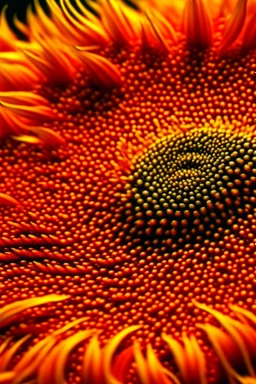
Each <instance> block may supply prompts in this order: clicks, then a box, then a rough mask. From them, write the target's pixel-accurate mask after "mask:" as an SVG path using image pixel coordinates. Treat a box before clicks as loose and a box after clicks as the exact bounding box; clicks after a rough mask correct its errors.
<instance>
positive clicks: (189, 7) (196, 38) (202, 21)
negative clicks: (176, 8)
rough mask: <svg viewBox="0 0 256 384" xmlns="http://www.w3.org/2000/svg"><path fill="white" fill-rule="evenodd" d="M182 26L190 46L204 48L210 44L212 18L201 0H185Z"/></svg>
mask: <svg viewBox="0 0 256 384" xmlns="http://www.w3.org/2000/svg"><path fill="white" fill-rule="evenodd" d="M183 27H184V32H185V35H186V38H187V42H188V44H189V45H190V46H199V47H203V48H206V47H209V46H210V45H211V44H212V20H211V17H210V15H209V14H208V11H207V8H206V6H205V5H204V3H203V0H187V2H186V5H185V8H184V14H183Z"/></svg>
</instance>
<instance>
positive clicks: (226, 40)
mask: <svg viewBox="0 0 256 384" xmlns="http://www.w3.org/2000/svg"><path fill="white" fill-rule="evenodd" d="M246 4H247V0H238V1H237V5H236V7H235V9H234V11H233V13H232V15H231V17H230V19H229V22H228V25H227V27H226V30H225V32H224V35H223V39H222V42H221V44H220V48H219V49H220V52H224V51H225V49H226V48H227V47H229V46H230V45H231V44H232V43H233V42H234V41H235V40H236V38H237V37H238V35H239V33H240V32H241V30H242V28H243V25H244V21H245V16H246Z"/></svg>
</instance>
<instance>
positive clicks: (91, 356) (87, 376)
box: [82, 336, 106, 384]
mask: <svg viewBox="0 0 256 384" xmlns="http://www.w3.org/2000/svg"><path fill="white" fill-rule="evenodd" d="M102 366H103V356H102V350H101V348H100V344H99V340H98V337H97V336H94V337H92V339H91V341H90V343H89V344H88V346H87V348H86V351H85V355H84V360H83V367H82V379H83V382H84V383H91V384H98V383H102V384H106V381H105V377H104V376H105V375H104V372H103V369H102Z"/></svg>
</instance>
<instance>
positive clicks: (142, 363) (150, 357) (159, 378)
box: [134, 342, 180, 384]
mask: <svg viewBox="0 0 256 384" xmlns="http://www.w3.org/2000/svg"><path fill="white" fill-rule="evenodd" d="M134 356H135V361H136V364H137V371H138V376H139V379H140V382H141V383H142V384H180V381H179V379H178V378H177V377H176V376H175V375H174V374H173V373H171V372H170V371H169V370H167V369H166V368H164V367H163V366H162V364H161V363H160V361H159V360H158V358H157V357H156V355H155V353H154V351H153V349H152V347H151V346H148V347H147V358H144V356H143V354H142V352H141V349H140V346H139V344H138V343H137V342H135V343H134ZM169 378H170V379H171V380H170V379H169Z"/></svg>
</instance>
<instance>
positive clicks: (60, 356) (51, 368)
mask: <svg viewBox="0 0 256 384" xmlns="http://www.w3.org/2000/svg"><path fill="white" fill-rule="evenodd" d="M94 332H95V331H94V330H87V331H80V332H78V333H75V334H74V335H72V336H70V337H69V338H67V339H65V340H63V341H61V342H60V343H59V344H58V345H57V346H55V347H54V348H53V349H52V350H51V351H50V353H49V354H48V355H47V357H46V358H45V359H44V361H43V363H42V365H41V367H40V368H39V371H38V376H37V383H38V384H48V383H50V382H51V381H53V382H54V383H55V384H63V383H65V382H66V380H65V374H64V372H65V366H66V363H67V360H68V356H69V354H70V352H71V351H72V350H73V349H74V348H75V347H77V345H78V344H80V343H82V342H83V341H85V340H86V339H88V338H89V337H91V336H92V335H93V333H94Z"/></svg>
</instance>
